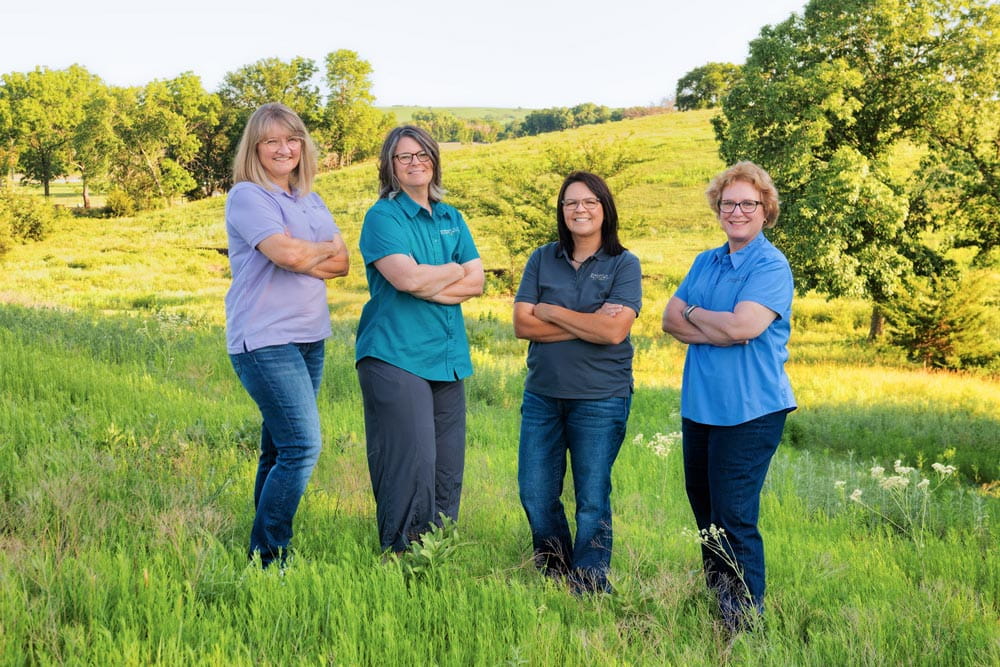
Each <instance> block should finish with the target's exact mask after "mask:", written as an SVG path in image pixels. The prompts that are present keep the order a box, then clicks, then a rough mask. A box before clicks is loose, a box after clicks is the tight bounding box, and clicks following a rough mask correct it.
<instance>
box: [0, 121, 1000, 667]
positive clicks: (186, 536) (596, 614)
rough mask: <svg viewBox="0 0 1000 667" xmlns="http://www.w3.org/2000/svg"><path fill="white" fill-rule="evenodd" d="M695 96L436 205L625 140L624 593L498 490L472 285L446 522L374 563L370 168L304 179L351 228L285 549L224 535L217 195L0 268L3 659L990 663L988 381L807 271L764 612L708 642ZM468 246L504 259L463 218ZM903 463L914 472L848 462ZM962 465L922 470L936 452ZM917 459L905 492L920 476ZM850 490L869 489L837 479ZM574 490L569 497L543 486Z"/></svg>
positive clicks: (992, 401) (514, 353)
mask: <svg viewBox="0 0 1000 667" xmlns="http://www.w3.org/2000/svg"><path fill="white" fill-rule="evenodd" d="M709 117H710V113H708V112H697V113H683V114H670V115H663V116H652V117H647V118H642V119H636V120H632V121H624V122H621V123H612V124H607V125H601V126H593V127H588V128H582V129H579V130H573V131H567V132H563V133H558V134H554V135H548V136H542V137H535V138H525V139H520V140H516V141H510V142H501V143H498V144H493V145H488V146H464V147H459V148H456V149H454V150H450V151H448V152H447V153H446V154H445V156H444V158H443V161H444V181H445V186H446V187H447V188H450V189H451V190H452V191H453V194H454V196H455V197H456V201H460V202H462V201H464V202H469V201H471V198H474V197H475V196H476V194H477V192H488V189H489V188H490V187H491V185H490V183H491V182H492V181H490V179H489V178H487V177H488V175H489V174H491V173H500V174H503V173H505V171H504V170H511V169H516V168H517V167H518V166H519V165H525V164H528V165H530V164H531V163H533V162H534V161H538V160H540V159H542V156H543V155H544V154H545V152H546V151H547V150H550V147H556V148H558V147H564V148H567V147H568V148H571V147H578V146H581V145H584V144H591V145H608V144H629V145H631V146H633V147H634V149H635V150H636V152H637V154H638V155H640V156H641V158H642V160H641V161H640V162H638V163H636V164H634V165H632V166H631V167H630V168H629V171H628V173H627V174H626V176H627V179H625V180H628V181H629V182H630V183H631V185H630V186H629V187H627V188H625V189H624V190H621V191H620V192H618V193H617V196H618V200H619V209H620V214H621V216H622V219H623V221H625V223H626V229H627V231H626V234H625V238H624V241H625V243H626V245H628V246H629V248H630V249H632V250H633V251H634V252H636V254H637V255H638V256H639V257H640V259H641V260H642V262H643V273H644V276H645V280H644V309H643V312H642V314H641V316H640V318H639V320H638V321H637V324H636V327H635V329H634V340H635V345H636V348H637V353H636V363H635V372H636V386H637V391H636V395H635V399H634V403H633V413H632V418H631V420H630V427H629V435H628V436H627V439H626V445H625V446H624V447H623V449H622V453H621V455H620V457H619V460H618V462H617V463H616V466H615V472H614V483H615V490H614V494H613V503H614V511H615V533H616V534H615V538H616V544H615V549H616V550H615V555H614V561H613V570H614V571H613V578H614V583H615V585H616V588H617V589H618V594H617V595H615V596H613V597H608V598H595V599H590V598H587V599H576V598H573V597H571V596H569V595H567V594H566V593H565V591H563V590H561V589H560V588H558V587H557V586H554V585H552V584H551V583H549V582H546V581H543V580H541V578H540V577H538V576H537V575H536V574H535V572H534V571H533V568H532V567H531V565H530V562H529V561H530V544H529V542H530V540H529V536H528V531H527V525H526V521H525V520H524V517H523V513H522V511H521V509H520V506H519V504H518V500H517V491H516V469H515V468H516V452H517V442H516V440H517V427H518V406H519V401H520V391H521V388H522V386H523V378H524V354H525V345H524V343H523V342H522V341H518V340H516V339H515V338H514V336H513V332H512V331H511V327H510V309H511V296H510V294H509V293H506V292H504V291H502V290H501V289H499V288H497V287H496V286H494V288H493V289H492V290H491V292H490V293H489V294H487V295H486V296H484V297H482V298H478V299H475V300H472V301H470V302H469V303H468V304H467V305H466V307H465V313H466V322H467V327H468V330H469V336H470V340H471V342H472V347H473V361H474V364H475V368H476V372H475V375H474V376H473V377H472V378H471V379H470V380H469V381H468V383H467V393H468V398H469V430H468V434H469V435H468V439H469V444H468V456H467V475H466V485H465V491H464V495H463V506H462V520H461V523H460V526H459V533H458V534H457V535H452V536H449V537H446V538H444V541H443V542H442V546H443V547H447V548H449V549H450V548H453V549H454V550H453V551H448V550H447V549H445V548H441V549H439V550H438V551H432V552H431V553H430V554H429V555H428V556H426V557H425V558H424V560H414V561H413V562H412V563H411V566H410V567H400V566H399V565H392V564H382V563H381V562H380V559H379V554H378V553H377V544H378V541H377V536H376V535H375V529H374V506H373V502H372V500H371V491H370V487H369V484H368V478H367V468H366V460H365V451H364V427H363V420H362V415H361V404H360V396H359V392H358V389H357V380H356V376H355V374H354V369H353V332H354V327H355V326H356V322H357V317H358V315H359V313H360V309H361V306H362V304H363V303H364V301H365V299H366V298H367V294H366V286H365V281H364V272H363V268H362V266H361V258H360V255H359V254H358V252H357V249H356V243H357V238H358V232H359V229H360V224H361V220H362V217H363V215H364V212H365V210H366V209H367V208H368V206H370V204H371V203H372V201H373V200H374V197H375V182H376V173H375V165H374V164H373V163H364V164H360V165H355V166H353V167H351V168H349V169H344V170H341V171H337V172H333V173H329V174H324V175H322V176H321V177H320V179H319V181H318V183H317V190H318V191H319V192H320V193H321V195H322V196H323V197H324V199H325V200H326V201H327V203H328V204H329V206H330V207H331V209H332V210H333V211H334V215H335V217H336V218H337V221H338V223H339V224H340V225H341V227H342V228H343V230H344V233H345V236H346V237H347V239H348V243H349V245H350V246H351V247H352V262H353V269H352V275H351V276H349V277H348V278H346V279H344V280H338V281H334V282H332V283H331V284H330V289H329V296H330V306H331V316H332V322H333V329H334V335H333V337H332V338H331V340H330V341H329V343H328V348H327V370H326V375H325V378H324V385H323V389H322V392H321V396H320V403H321V413H322V418H323V433H324V437H325V441H326V442H325V450H324V453H323V455H322V456H321V459H320V463H319V465H318V467H317V470H316V472H315V474H314V476H313V480H312V482H311V485H310V491H309V492H308V493H307V495H306V497H305V498H304V500H303V504H302V507H301V509H300V512H299V516H298V519H297V524H296V530H297V533H296V538H295V545H296V549H297V557H296V560H295V561H294V562H293V564H292V566H291V567H290V568H289V569H288V570H287V571H286V572H285V573H284V574H283V575H279V574H278V573H276V572H273V571H268V572H263V573H262V572H259V571H257V570H255V569H253V568H248V567H247V566H246V562H245V559H244V555H243V553H244V549H245V541H246V536H247V534H248V532H249V524H250V520H251V512H252V507H251V505H252V502H251V490H252V474H253V472H252V471H253V469H254V461H255V450H256V447H257V443H256V438H257V429H258V416H257V415H256V414H255V409H254V407H253V405H252V403H251V402H250V400H249V399H248V398H247V396H246V395H245V392H243V390H242V389H241V388H240V386H239V383H238V381H237V380H236V378H235V376H234V374H233V372H232V370H231V368H230V367H229V362H228V359H227V358H226V356H225V354H224V343H223V330H222V326H223V311H222V299H223V296H224V294H225V291H226V289H227V288H228V285H229V268H228V263H227V260H226V258H225V257H224V256H223V255H222V254H220V252H219V250H220V249H222V248H224V246H225V233H224V229H223V220H222V211H223V200H222V199H221V198H218V199H213V200H208V201H201V202H196V203H192V204H186V205H182V206H177V207H175V208H172V209H169V210H163V211H156V212H152V213H147V214H143V215H140V216H136V217H134V218H125V219H117V220H82V219H81V220H71V221H68V222H67V223H66V225H65V227H63V228H61V229H59V230H56V231H55V232H54V233H52V234H51V235H50V236H49V238H47V239H46V240H45V241H43V242H39V243H35V244H31V245H27V246H21V247H18V248H15V249H14V250H12V251H11V252H10V253H8V254H7V255H6V256H5V257H4V258H3V260H2V268H3V271H0V349H2V350H3V353H2V356H0V395H2V397H3V400H2V401H0V664H25V663H27V664H35V663H44V664H48V663H55V662H84V663H101V664H108V663H111V664H121V663H127V664H140V663H141V664H146V663H153V662H160V663H166V664H188V663H197V664H201V663H212V664H251V663H254V664H279V663H281V664H285V663H288V662H292V663H296V664H297V663H302V664H306V663H310V664H312V663H328V664H386V663H388V662H394V663H400V664H448V665H450V664H456V665H459V664H461V665H465V664H491V665H492V664H532V665H535V664H538V665H568V664H598V665H604V664H607V665H613V664H614V665H617V664H650V665H660V664H731V663H735V664H774V665H785V664H804V665H821V664H822V665H826V664H856V663H861V664H876V663H877V664H883V663H884V664H900V663H905V664H928V665H929V664H969V665H972V664H998V663H1000V643H998V641H997V636H998V635H997V629H998V626H997V621H996V619H997V617H998V614H1000V553H998V550H997V549H996V544H997V538H998V536H997V528H996V519H997V517H998V512H1000V499H997V498H996V493H995V490H994V491H992V492H991V490H990V489H991V488H992V489H995V488H996V485H993V486H988V483H990V482H994V481H995V480H997V479H1000V444H998V441H997V440H998V439H997V437H996V434H997V433H998V432H1000V382H998V381H997V379H995V378H988V377H973V376H966V375H959V374H951V373H940V372H928V371H925V370H923V369H920V368H915V367H913V366H911V365H909V364H907V363H905V362H904V361H903V360H902V359H901V358H900V355H899V354H898V353H895V352H893V351H892V350H888V349H884V348H881V347H879V346H869V345H867V344H866V343H865V342H864V336H865V333H866V330H867V316H868V307H867V305H866V304H865V303H862V302H857V301H850V300H834V301H826V300H824V299H822V298H820V297H817V296H813V295H809V296H806V297H802V298H798V299H797V300H796V303H795V306H794V311H793V339H792V342H791V345H790V348H791V349H790V351H791V355H792V359H791V361H790V363H789V374H790V375H791V377H792V383H793V387H794V389H795V392H796V397H797V399H798V402H799V406H800V407H799V409H798V410H797V411H796V412H794V413H792V415H791V416H790V418H789V423H788V428H787V430H786V438H785V443H784V445H783V446H782V447H781V448H780V449H779V454H778V455H777V456H776V458H775V461H774V464H773V466H772V470H771V473H770V475H769V477H768V482H767V485H766V487H765V491H764V495H763V519H762V531H763V532H764V535H765V539H766V540H767V546H768V568H769V570H768V596H769V597H768V610H769V611H768V623H767V628H766V631H764V632H761V633H758V634H755V635H748V636H743V637H740V638H739V639H738V640H736V641H735V642H733V643H731V642H729V641H728V640H727V638H726V636H725V635H724V634H723V633H721V632H720V631H719V627H718V625H717V623H716V621H715V619H714V618H713V616H712V611H711V610H712V605H711V601H710V600H709V598H708V596H707V595H706V594H705V592H704V590H703V586H702V582H701V577H700V572H699V560H698V549H697V546H696V545H695V544H694V543H693V542H692V540H691V538H690V536H689V535H687V534H686V533H685V532H684V529H685V528H690V527H692V526H693V522H692V519H691V516H690V510H689V509H688V507H687V501H686V498H685V496H684V489H683V479H682V477H683V474H682V467H681V463H680V452H679V448H678V445H677V442H676V435H675V434H676V431H678V430H679V416H678V394H679V386H680V373H681V368H682V364H683V354H684V348H683V346H681V345H680V344H678V343H676V342H674V341H672V340H670V339H668V338H667V337H666V336H664V335H663V334H662V333H660V331H659V319H660V314H661V312H662V309H663V306H664V305H665V303H666V300H667V298H669V295H670V293H671V292H672V290H673V288H674V286H675V285H676V284H677V281H678V280H679V279H680V278H681V276H682V275H683V274H684V272H685V271H686V270H687V267H688V266H689V264H690V262H691V260H692V259H693V257H694V256H695V254H697V253H698V252H699V251H701V250H703V249H705V248H707V247H710V246H713V245H717V244H720V243H721V242H722V240H723V237H722V235H721V232H719V231H718V229H717V226H716V223H715V222H714V220H713V219H712V216H711V215H710V213H709V211H708V209H707V206H706V205H705V203H704V201H703V195H702V191H703V189H704V187H705V184H706V183H707V181H708V179H709V178H710V177H711V175H713V174H714V173H715V172H716V171H718V170H719V169H720V168H721V167H722V165H721V163H720V162H719V160H718V158H717V157H716V154H715V148H714V142H713V139H712V134H711V128H710V126H709V123H708V118H709ZM469 222H470V226H471V227H472V229H473V231H474V235H475V236H476V238H477V242H478V243H479V245H480V249H481V251H482V254H483V257H484V261H485V263H486V264H487V266H488V267H491V268H502V267H503V266H504V265H505V264H506V263H507V258H506V256H505V254H504V249H503V248H502V247H499V244H498V243H497V242H496V240H495V239H493V238H491V236H490V234H489V229H488V224H487V221H486V220H484V219H481V218H479V217H476V216H474V215H470V216H469ZM896 459H900V460H901V462H902V464H905V465H907V466H913V467H916V468H918V470H917V471H914V472H913V473H908V474H909V475H910V476H911V479H910V482H911V483H910V484H909V486H907V487H906V488H905V489H903V490H901V491H899V490H896V491H893V490H891V489H885V488H882V487H881V486H880V485H879V484H878V482H877V480H875V479H873V477H872V476H871V474H870V469H871V467H872V466H873V465H876V464H877V465H880V466H882V467H884V468H886V469H887V470H890V471H891V470H892V468H893V462H894V461H895V460H896ZM935 462H941V463H946V464H953V465H956V466H957V467H958V468H959V469H960V475H956V476H948V477H939V476H938V475H937V474H936V473H935V472H934V471H933V470H932V468H931V464H932V463H935ZM923 477H926V478H927V479H928V480H929V486H928V487H927V490H926V492H925V491H924V490H921V489H919V488H916V487H917V482H918V480H919V479H921V478H923ZM855 488H858V489H862V491H863V495H861V496H860V499H861V500H862V501H863V502H851V501H850V500H849V498H848V496H849V494H850V493H851V491H852V490H853V489H855ZM565 500H566V502H567V504H568V505H569V506H570V509H571V510H572V494H571V493H569V492H568V493H567V497H566V498H565Z"/></svg>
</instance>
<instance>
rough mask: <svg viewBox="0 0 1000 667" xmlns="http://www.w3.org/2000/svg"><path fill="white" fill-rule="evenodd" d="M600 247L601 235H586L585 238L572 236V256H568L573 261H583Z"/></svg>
mask: <svg viewBox="0 0 1000 667" xmlns="http://www.w3.org/2000/svg"><path fill="white" fill-rule="evenodd" d="M600 248H601V237H600V236H594V237H587V238H582V239H581V238H574V239H573V256H572V257H571V258H570V259H572V260H574V261H581V262H582V261H583V260H585V259H587V258H588V257H590V256H591V255H593V254H594V253H595V252H597V251H598V250H600Z"/></svg>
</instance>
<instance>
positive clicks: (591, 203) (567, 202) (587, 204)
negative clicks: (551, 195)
mask: <svg viewBox="0 0 1000 667" xmlns="http://www.w3.org/2000/svg"><path fill="white" fill-rule="evenodd" d="M580 204H583V207H584V208H585V209H587V210H588V211H593V210H594V209H595V208H597V207H598V206H600V205H601V200H600V199H597V198H596V197H587V198H586V199H563V200H562V205H563V208H568V209H570V210H576V207H577V206H579V205H580Z"/></svg>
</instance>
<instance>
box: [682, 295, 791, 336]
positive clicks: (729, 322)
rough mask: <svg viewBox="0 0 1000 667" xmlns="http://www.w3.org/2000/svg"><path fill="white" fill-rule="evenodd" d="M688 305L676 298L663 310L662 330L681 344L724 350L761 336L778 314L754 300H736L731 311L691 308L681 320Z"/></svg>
mask: <svg viewBox="0 0 1000 667" xmlns="http://www.w3.org/2000/svg"><path fill="white" fill-rule="evenodd" d="M687 307H688V304H687V303H686V302H685V301H684V300H683V299H679V298H677V297H676V296H675V297H671V299H670V301H669V302H667V308H666V310H664V311H663V330H664V331H666V332H667V333H668V334H670V335H671V336H673V337H674V338H676V339H677V340H679V341H680V342H682V343H689V344H690V343H708V344H711V345H717V346H720V347H725V346H729V345H745V344H746V343H748V342H749V341H751V340H753V339H754V338H756V337H757V336H759V335H761V334H762V333H763V332H764V330H765V329H767V327H768V326H770V324H771V322H773V321H774V318H776V317H777V316H778V315H777V313H775V312H774V311H773V310H771V309H770V308H768V307H766V306H762V305H761V304H759V303H756V302H754V301H740V302H739V303H737V304H736V307H735V308H734V309H733V312H728V311H718V310H707V309H705V308H702V307H700V306H699V307H698V308H695V309H694V310H692V311H691V313H690V314H689V315H688V318H687V319H685V318H684V310H685V309H686V308H687Z"/></svg>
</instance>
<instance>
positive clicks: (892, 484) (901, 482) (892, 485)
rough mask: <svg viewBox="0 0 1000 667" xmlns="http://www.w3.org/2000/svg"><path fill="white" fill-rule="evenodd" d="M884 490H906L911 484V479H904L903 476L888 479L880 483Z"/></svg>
mask: <svg viewBox="0 0 1000 667" xmlns="http://www.w3.org/2000/svg"><path fill="white" fill-rule="evenodd" d="M878 484H879V486H881V487H882V488H883V489H888V490H892V489H905V488H906V487H907V486H909V484H910V478H909V477H904V476H903V475H894V476H893V477H886V478H885V479H883V480H882V481H881V482H879V483H878Z"/></svg>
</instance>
